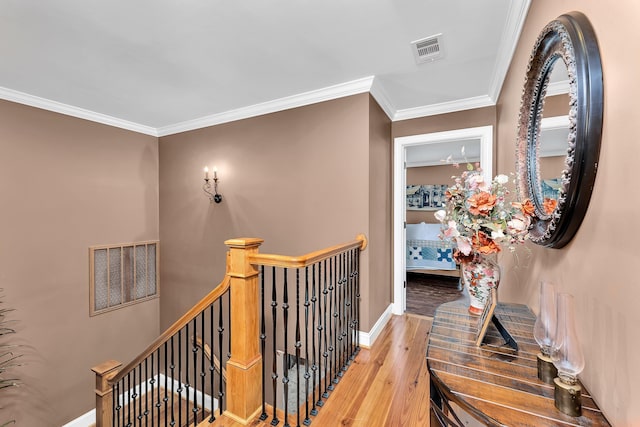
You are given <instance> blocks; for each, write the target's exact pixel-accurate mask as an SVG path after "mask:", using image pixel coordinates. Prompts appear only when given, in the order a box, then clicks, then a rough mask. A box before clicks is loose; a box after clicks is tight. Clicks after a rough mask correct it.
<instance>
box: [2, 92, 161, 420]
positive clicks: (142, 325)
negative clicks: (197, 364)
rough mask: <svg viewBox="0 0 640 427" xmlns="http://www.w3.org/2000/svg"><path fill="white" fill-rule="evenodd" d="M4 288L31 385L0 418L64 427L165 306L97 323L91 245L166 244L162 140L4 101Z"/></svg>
mask: <svg viewBox="0 0 640 427" xmlns="http://www.w3.org/2000/svg"><path fill="white" fill-rule="evenodd" d="M0 152H1V153H2V155H1V156H0V173H1V174H2V179H0V194H2V209H0V236H1V239H0V278H1V280H0V287H2V288H4V296H3V297H2V299H1V300H2V301H3V302H4V303H5V306H6V307H12V308H15V311H14V312H12V313H10V315H9V316H8V317H9V318H10V319H12V320H15V321H16V323H15V325H14V326H15V328H16V330H17V334H16V335H13V336H11V337H10V339H11V342H14V343H17V344H20V345H21V347H20V348H19V349H18V352H19V353H22V354H24V357H23V358H22V363H23V364H24V365H23V366H21V367H20V368H19V369H16V370H15V374H16V376H17V377H18V378H19V379H20V380H21V382H22V386H21V387H20V388H18V389H16V388H14V389H13V390H11V391H9V393H10V394H14V393H15V394H16V395H17V399H16V400H13V399H7V398H6V397H7V393H6V391H7V390H2V396H4V397H3V398H2V402H3V403H2V406H5V404H6V402H14V401H16V402H17V403H11V404H10V405H9V408H8V409H5V410H3V411H2V418H3V419H1V420H0V421H2V422H4V421H7V420H8V419H9V417H10V418H15V419H17V420H18V423H17V425H21V426H54V425H58V426H59V425H62V424H65V423H66V422H68V421H70V420H72V419H74V418H76V417H78V416H79V415H81V414H83V413H85V412H87V411H89V410H90V409H92V408H94V407H95V397H94V393H93V390H94V376H93V374H92V372H91V371H90V368H91V367H92V366H94V365H96V364H98V363H100V362H103V361H104V360H107V359H110V358H113V359H118V360H121V361H124V362H127V361H129V360H130V359H131V358H133V357H134V356H135V355H137V354H138V353H139V352H140V351H142V349H143V348H144V347H145V346H146V345H147V344H148V343H149V342H150V341H151V340H152V339H153V338H155V337H156V336H157V335H158V333H159V330H158V318H159V303H158V300H157V299H156V300H153V301H148V302H144V303H141V304H136V305H135V306H132V307H127V308H124V309H121V310H117V311H114V312H110V313H107V314H102V315H99V316H96V317H92V318H90V317H89V258H88V247H89V246H91V245H96V244H108V243H120V242H132V241H140V240H149V239H157V238H158V148H157V139H156V138H153V137H149V136H144V135H140V134H136V133H133V132H128V131H124V130H119V129H115V128H111V127H108V126H103V125H99V124H96V123H91V122H88V121H84V120H79V119H75V118H70V117H66V116H62V115H59V114H55V113H51V112H47V111H44V110H38V109H35V108H31V107H26V106H23V105H18V104H14V103H10V102H6V101H0Z"/></svg>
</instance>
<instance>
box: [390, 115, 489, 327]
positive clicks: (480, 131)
mask: <svg viewBox="0 0 640 427" xmlns="http://www.w3.org/2000/svg"><path fill="white" fill-rule="evenodd" d="M465 139H469V140H477V139H480V166H481V167H482V170H483V174H484V176H485V179H488V180H491V179H492V177H493V126H479V127H473V128H465V129H455V130H449V131H444V132H434V133H425V134H420V135H410V136H400V137H396V138H394V140H393V227H392V228H393V266H394V268H393V307H392V313H393V314H397V315H400V314H404V312H405V309H406V302H407V301H406V289H405V281H406V256H407V255H406V249H407V248H406V244H405V242H406V237H405V234H406V227H405V221H406V197H407V196H406V185H407V168H406V155H407V150H406V149H407V148H408V147H411V146H415V145H424V144H436V143H445V142H454V141H460V140H465Z"/></svg>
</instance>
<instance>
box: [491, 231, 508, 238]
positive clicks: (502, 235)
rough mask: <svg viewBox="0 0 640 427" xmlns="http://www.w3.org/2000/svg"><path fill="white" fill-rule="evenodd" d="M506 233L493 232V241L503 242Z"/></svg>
mask: <svg viewBox="0 0 640 427" xmlns="http://www.w3.org/2000/svg"><path fill="white" fill-rule="evenodd" d="M504 237H505V236H504V233H503V232H502V230H495V231H492V232H491V238H492V239H493V240H501V239H504Z"/></svg>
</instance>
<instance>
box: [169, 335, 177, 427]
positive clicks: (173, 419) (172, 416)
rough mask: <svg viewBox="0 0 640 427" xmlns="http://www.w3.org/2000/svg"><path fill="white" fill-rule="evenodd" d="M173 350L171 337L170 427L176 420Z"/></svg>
mask: <svg viewBox="0 0 640 427" xmlns="http://www.w3.org/2000/svg"><path fill="white" fill-rule="evenodd" d="M174 348H175V347H174V343H173V337H171V379H172V381H171V406H170V408H171V425H172V426H175V425H176V418H175V415H174V410H173V409H174V408H175V406H174V401H173V399H174V396H175V394H176V393H175V390H174V388H175V386H174V384H175V378H176V376H175V368H176V364H175V358H174V353H175V350H174Z"/></svg>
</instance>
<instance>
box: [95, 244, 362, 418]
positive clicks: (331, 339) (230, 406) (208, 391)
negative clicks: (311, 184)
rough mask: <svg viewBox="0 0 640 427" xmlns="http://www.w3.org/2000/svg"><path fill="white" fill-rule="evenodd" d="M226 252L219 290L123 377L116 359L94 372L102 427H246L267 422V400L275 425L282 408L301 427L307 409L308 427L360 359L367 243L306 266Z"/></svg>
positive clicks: (330, 252)
mask: <svg viewBox="0 0 640 427" xmlns="http://www.w3.org/2000/svg"><path fill="white" fill-rule="evenodd" d="M225 244H226V245H227V246H228V247H229V251H228V254H227V273H226V275H225V278H224V279H223V280H222V282H221V283H220V285H219V286H218V287H216V288H215V289H214V290H213V291H211V292H210V293H209V294H208V295H207V296H206V297H205V298H203V299H202V300H201V301H200V302H198V303H197V304H196V305H195V306H194V307H193V308H191V309H190V310H189V311H188V312H187V313H185V314H184V315H183V316H182V317H181V318H180V319H178V321H176V322H175V323H174V324H173V325H172V326H171V327H170V328H169V329H167V331H165V332H164V333H163V334H162V335H161V336H160V337H158V339H156V340H155V341H154V342H153V343H152V344H151V345H150V346H149V347H147V349H146V350H145V351H144V352H143V353H141V354H140V355H139V356H138V357H136V358H135V359H134V360H133V361H131V362H130V363H129V364H127V365H126V366H125V367H124V368H121V366H122V365H121V364H120V363H119V362H117V361H113V360H110V361H107V362H105V363H102V364H101V365H99V366H96V367H94V368H93V371H94V372H95V373H96V427H103V426H118V427H120V426H123V427H124V426H140V425H145V426H146V425H158V426H161V425H165V426H169V425H171V426H173V425H177V426H184V425H194V426H198V425H207V424H208V423H210V422H213V421H214V420H215V417H216V416H218V415H219V414H221V413H222V412H224V414H225V416H227V417H229V418H232V419H234V420H236V421H239V422H241V423H243V424H246V423H247V422H248V421H249V420H251V419H253V418H255V417H257V416H258V415H261V418H262V419H266V418H267V417H268V415H267V400H269V402H273V405H270V406H272V408H271V409H272V412H273V419H272V422H271V423H272V424H273V425H276V424H277V423H278V422H279V419H278V417H277V415H276V414H277V413H278V412H280V413H282V411H280V410H279V408H282V407H283V408H284V418H283V419H284V423H285V424H284V425H285V426H288V425H289V422H288V420H289V415H290V414H292V413H295V414H297V425H300V423H301V417H302V415H301V413H300V412H301V408H303V407H304V411H305V414H304V424H307V425H308V423H310V422H311V419H310V416H312V415H315V414H316V413H317V409H318V408H319V407H320V406H322V405H323V403H324V399H326V398H327V397H328V396H329V393H330V391H331V390H332V389H333V386H334V384H336V383H337V382H338V381H339V378H340V377H341V375H342V371H343V370H344V369H346V367H347V366H348V365H349V363H350V361H351V360H352V359H353V357H355V354H356V353H357V351H358V350H359V341H358V324H359V304H358V301H359V298H360V293H359V280H358V268H359V253H360V251H361V250H363V249H364V248H365V247H366V244H367V243H366V238H365V237H364V236H362V235H360V236H358V237H357V239H356V240H354V241H352V242H348V243H345V244H343V245H337V246H333V247H330V248H327V249H324V250H321V251H317V252H312V253H310V254H307V255H304V256H301V257H288V256H281V255H269V254H259V253H258V248H259V246H260V245H261V244H262V240H261V239H254V238H242V239H232V240H228V241H226V242H225ZM301 276H302V277H301ZM268 283H270V284H271V298H270V300H269V301H267V299H266V297H265V287H266V284H268ZM294 284H295V285H294ZM290 288H291V289H290ZM289 294H291V295H294V294H295V306H294V307H291V304H290V300H289ZM301 301H302V302H301ZM232 302H233V303H232ZM267 303H269V304H270V305H271V316H268V315H267V314H268V313H266V310H265V305H266V304H267ZM278 307H280V308H281V310H282V317H280V316H278V311H279V310H278ZM301 318H304V321H301ZM293 319H295V320H293ZM267 330H270V331H271V330H272V331H273V334H269V333H267ZM231 331H234V333H233V334H232V333H231ZM267 346H269V351H267V350H266V349H267ZM280 355H282V356H280ZM278 360H280V365H279V364H278ZM279 366H281V367H280V368H279ZM293 367H295V374H294V375H292V374H290V373H289V371H290V370H291V369H290V368H293ZM267 375H269V376H270V380H269V381H267ZM301 375H302V377H303V378H304V384H302V383H301V381H300V376H301ZM280 376H281V377H282V389H280V387H279V386H278V385H279V384H278V378H279V377H280ZM294 377H295V384H296V386H295V391H293V390H292V387H290V383H292V382H293V379H294ZM267 382H270V383H271V384H270V385H271V387H270V388H269V391H267V388H266V384H267ZM302 387H304V392H303V391H302ZM280 391H282V392H280ZM292 399H293V400H294V401H293V403H292V404H291V406H290V405H289V401H291V400H292ZM303 402H304V404H303V405H301V404H302V403H303Z"/></svg>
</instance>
